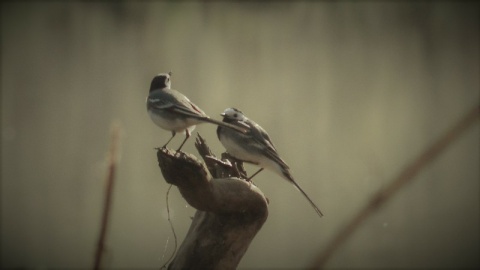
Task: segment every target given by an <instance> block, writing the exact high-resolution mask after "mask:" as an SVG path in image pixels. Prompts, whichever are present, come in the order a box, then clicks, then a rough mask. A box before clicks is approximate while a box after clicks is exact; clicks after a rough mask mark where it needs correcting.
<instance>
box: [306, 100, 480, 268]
mask: <svg viewBox="0 0 480 270" xmlns="http://www.w3.org/2000/svg"><path fill="white" fill-rule="evenodd" d="M479 116H480V105H477V106H475V107H474V108H473V109H472V110H470V111H469V112H468V113H467V114H466V115H465V116H464V117H463V118H462V119H461V120H460V121H459V122H458V123H457V124H456V125H454V126H453V127H452V128H451V129H450V130H448V131H447V132H446V133H445V134H444V135H443V136H441V137H440V138H439V139H438V140H437V141H435V142H434V143H433V144H432V145H431V146H430V147H429V148H428V149H427V150H425V151H424V152H423V153H422V154H421V155H420V156H418V157H417V158H416V159H415V160H414V161H413V162H412V163H411V164H410V165H408V166H407V167H406V168H405V169H404V170H403V171H402V172H401V173H400V174H399V175H398V176H397V177H396V178H395V179H394V180H393V181H392V182H391V183H390V185H388V186H387V187H385V188H384V189H382V190H380V191H378V192H377V193H376V194H375V195H374V196H373V197H372V198H371V199H370V201H369V202H368V203H367V205H365V207H364V208H363V209H361V210H360V212H358V213H357V215H355V216H354V217H353V219H352V220H351V221H350V222H349V223H347V225H346V226H345V227H344V228H343V229H342V230H341V231H340V232H339V233H338V234H337V235H336V236H335V237H334V238H333V240H332V241H331V242H330V243H329V244H328V245H327V248H326V249H325V250H324V251H323V252H322V253H321V254H320V255H319V256H318V257H317V259H316V260H315V262H314V264H313V266H312V268H315V269H318V268H323V267H324V266H325V264H326V263H327V261H328V260H329V259H330V257H331V256H332V255H333V254H334V252H335V251H336V250H337V249H338V247H340V246H341V245H342V244H343V243H344V242H345V241H346V240H347V239H348V238H349V237H350V236H351V235H352V234H353V233H354V232H355V230H356V229H357V228H358V227H359V226H360V224H362V223H363V222H364V221H365V220H366V219H367V218H368V217H369V216H371V215H372V214H373V213H374V212H375V211H376V210H378V209H379V208H380V207H381V206H383V205H384V204H385V203H386V202H387V201H388V200H389V199H391V198H392V197H393V195H395V194H396V193H397V192H398V191H399V190H400V189H401V188H402V187H404V186H405V185H406V184H408V183H410V182H411V181H412V180H413V179H415V176H417V174H418V173H419V172H420V171H422V170H423V169H424V168H425V167H426V166H427V165H428V164H430V163H431V162H432V161H433V160H435V158H437V157H438V156H439V155H440V154H441V153H442V152H443V151H444V150H445V149H446V148H447V147H448V146H450V145H451V144H452V143H453V142H454V141H455V140H457V139H458V138H459V137H460V135H462V134H463V132H465V131H466V130H467V129H468V128H469V127H471V126H472V125H473V124H474V123H475V121H476V120H478V119H479Z"/></svg>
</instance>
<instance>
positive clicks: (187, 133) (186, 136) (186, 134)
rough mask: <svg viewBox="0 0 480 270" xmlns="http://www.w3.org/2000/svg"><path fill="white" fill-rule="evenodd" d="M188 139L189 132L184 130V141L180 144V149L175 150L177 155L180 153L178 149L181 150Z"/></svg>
mask: <svg viewBox="0 0 480 270" xmlns="http://www.w3.org/2000/svg"><path fill="white" fill-rule="evenodd" d="M188 138H190V131H189V130H188V129H186V130H185V140H183V142H182V144H180V147H179V148H178V149H177V153H178V151H180V149H182V147H183V145H184V144H185V142H186V141H187V140H188Z"/></svg>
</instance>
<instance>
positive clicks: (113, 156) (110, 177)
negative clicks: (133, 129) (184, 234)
mask: <svg viewBox="0 0 480 270" xmlns="http://www.w3.org/2000/svg"><path fill="white" fill-rule="evenodd" d="M111 136H112V137H111V140H110V149H109V155H108V174H107V179H106V188H105V200H104V203H103V213H102V223H101V225H100V226H101V227H100V236H99V237H98V242H97V249H96V251H95V264H94V266H93V269H95V270H96V269H100V267H101V264H102V255H103V252H104V249H105V238H106V235H107V228H108V219H109V216H110V209H111V204H112V195H113V184H114V182H115V170H116V167H117V152H118V141H119V137H120V126H119V125H118V124H114V125H113V127H112V135H111Z"/></svg>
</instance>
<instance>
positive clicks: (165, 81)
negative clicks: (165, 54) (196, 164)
mask: <svg viewBox="0 0 480 270" xmlns="http://www.w3.org/2000/svg"><path fill="white" fill-rule="evenodd" d="M171 76H172V72H169V73H160V74H158V75H156V76H155V77H154V78H153V79H152V82H151V84H150V90H149V93H148V96H147V99H146V105H147V112H148V114H149V116H150V118H151V120H152V121H153V122H154V123H155V124H156V125H157V126H159V127H161V128H162V129H165V130H169V131H171V132H172V137H170V139H169V140H168V141H167V142H166V143H165V145H163V146H162V148H166V147H167V145H168V143H169V142H170V141H171V140H172V139H173V137H175V135H176V133H177V132H185V139H184V140H183V142H182V144H181V145H180V147H179V148H178V149H177V152H178V151H180V149H182V147H183V145H184V144H185V142H186V141H187V139H188V138H189V137H190V135H191V133H192V131H193V130H194V129H195V126H196V125H197V124H201V123H212V124H216V125H221V126H224V127H225V128H227V129H235V130H237V131H238V132H240V133H242V132H246V130H245V129H242V128H239V127H237V126H234V125H231V124H228V123H224V122H222V121H218V120H215V119H212V118H210V117H209V116H208V115H207V114H206V113H205V112H204V111H202V110H201V109H200V108H199V107H198V106H197V105H195V104H194V103H192V102H191V101H190V100H189V99H188V98H187V97H186V96H185V95H183V94H182V93H180V92H178V91H177V90H174V89H171V84H172V82H171Z"/></svg>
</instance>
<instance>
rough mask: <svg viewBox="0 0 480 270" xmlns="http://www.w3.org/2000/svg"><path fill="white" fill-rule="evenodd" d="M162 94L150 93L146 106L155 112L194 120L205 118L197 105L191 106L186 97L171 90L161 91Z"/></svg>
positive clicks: (204, 114) (205, 115)
mask: <svg viewBox="0 0 480 270" xmlns="http://www.w3.org/2000/svg"><path fill="white" fill-rule="evenodd" d="M161 91H163V92H155V93H151V94H150V96H149V97H148V100H147V102H148V105H149V106H150V107H151V108H154V109H157V110H169V111H173V112H176V113H179V114H183V115H185V116H190V117H194V118H207V117H208V116H207V114H206V113H205V112H203V111H202V110H201V109H200V108H199V107H198V106H197V105H195V104H193V103H192V102H191V101H190V100H189V99H188V98H187V97H186V96H184V95H183V94H181V93H180V92H178V91H176V90H172V89H163V90H161Z"/></svg>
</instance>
